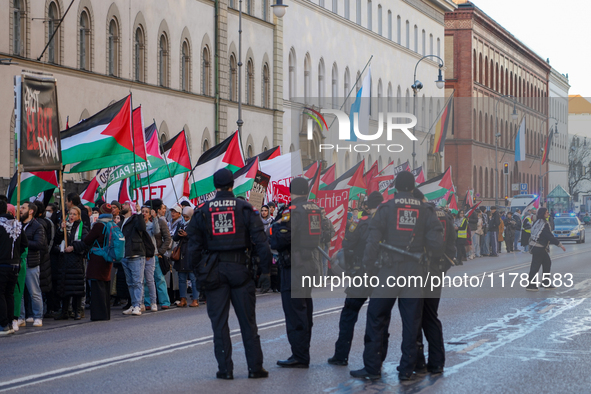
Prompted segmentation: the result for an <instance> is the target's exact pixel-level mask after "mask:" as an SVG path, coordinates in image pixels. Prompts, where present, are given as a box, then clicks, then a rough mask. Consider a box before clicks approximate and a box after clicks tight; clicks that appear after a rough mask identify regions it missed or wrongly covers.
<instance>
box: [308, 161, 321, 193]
mask: <svg viewBox="0 0 591 394" xmlns="http://www.w3.org/2000/svg"><path fill="white" fill-rule="evenodd" d="M319 188H320V166H318V169H317V170H316V174H314V179H313V180H312V187H311V188H310V194H309V195H308V200H315V199H316V198H318V190H319Z"/></svg>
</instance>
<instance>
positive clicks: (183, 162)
mask: <svg viewBox="0 0 591 394" xmlns="http://www.w3.org/2000/svg"><path fill="white" fill-rule="evenodd" d="M152 126H154V134H155V138H156V139H158V131H157V130H156V124H153V125H152ZM152 126H150V127H152ZM150 127H148V129H150ZM148 129H146V138H147V136H148V134H147V133H148ZM152 138H153V137H151V138H150V140H149V141H150V142H149V143H148V144H147V145H146V146H147V147H148V152H149V154H152V152H153V151H152V149H154V148H153V144H155V143H157V141H154V142H151V141H152ZM162 150H163V154H162V156H164V164H163V165H162V166H159V167H157V168H155V169H154V168H153V169H152V170H151V171H150V172H149V174H150V183H155V182H158V181H161V180H163V179H166V178H172V177H174V176H175V175H178V174H182V173H185V172H189V171H191V160H190V157H189V146H188V144H187V136H186V134H185V130H183V131H181V132H180V133H178V134H177V135H175V136H174V137H173V138H171V139H170V140H168V141H166V142H165V143H164V144H162ZM154 153H155V152H154ZM154 156H155V155H154ZM162 156H160V157H162ZM141 185H142V186H147V185H148V177H147V174H142V178H141Z"/></svg>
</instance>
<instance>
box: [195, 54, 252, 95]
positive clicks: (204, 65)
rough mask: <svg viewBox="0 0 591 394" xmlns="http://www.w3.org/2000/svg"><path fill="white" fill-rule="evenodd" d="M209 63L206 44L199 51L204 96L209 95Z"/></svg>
mask: <svg viewBox="0 0 591 394" xmlns="http://www.w3.org/2000/svg"><path fill="white" fill-rule="evenodd" d="M210 64H211V63H210V58H209V47H208V46H207V45H206V46H204V47H203V51H202V52H201V94H203V95H204V96H211V89H210V87H211V86H210V80H211V78H210V75H209V74H210V73H209V70H210ZM247 95H248V92H247ZM247 101H248V100H247Z"/></svg>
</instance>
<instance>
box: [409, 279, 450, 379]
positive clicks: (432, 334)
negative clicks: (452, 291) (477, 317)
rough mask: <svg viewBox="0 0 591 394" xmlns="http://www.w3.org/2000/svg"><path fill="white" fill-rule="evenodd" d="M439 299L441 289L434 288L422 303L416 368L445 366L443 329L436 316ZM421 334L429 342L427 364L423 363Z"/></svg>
mask: <svg viewBox="0 0 591 394" xmlns="http://www.w3.org/2000/svg"><path fill="white" fill-rule="evenodd" d="M440 299H441V287H436V288H435V289H434V290H433V292H432V293H431V294H430V297H429V298H425V300H424V301H423V317H422V319H421V329H422V330H421V329H419V333H418V337H417V345H418V352H419V353H418V358H417V364H416V365H417V367H423V366H425V365H426V366H427V367H429V368H435V367H443V366H444V365H445V345H444V344H443V328H442V326H441V321H440V320H439V317H438V315H437V311H438V309H439V301H440ZM423 333H424V334H425V338H427V342H429V363H428V364H427V363H426V362H425V353H424V351H423V348H424V347H423Z"/></svg>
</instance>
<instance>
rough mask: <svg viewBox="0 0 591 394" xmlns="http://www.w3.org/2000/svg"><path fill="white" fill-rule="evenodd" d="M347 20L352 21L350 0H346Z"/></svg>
mask: <svg viewBox="0 0 591 394" xmlns="http://www.w3.org/2000/svg"><path fill="white" fill-rule="evenodd" d="M345 18H346V19H351V3H350V2H349V0H345Z"/></svg>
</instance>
